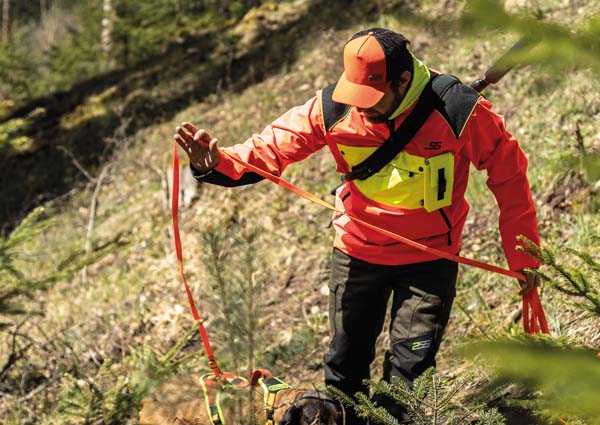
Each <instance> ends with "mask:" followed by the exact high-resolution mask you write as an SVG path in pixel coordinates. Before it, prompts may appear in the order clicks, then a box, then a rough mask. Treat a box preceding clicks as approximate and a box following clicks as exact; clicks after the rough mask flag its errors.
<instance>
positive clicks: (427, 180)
mask: <svg viewBox="0 0 600 425" xmlns="http://www.w3.org/2000/svg"><path fill="white" fill-rule="evenodd" d="M337 147H338V149H339V151H340V152H341V153H342V155H343V156H344V159H345V160H346V162H347V163H348V165H350V166H351V167H353V166H355V165H357V164H360V163H361V162H362V161H363V160H364V159H365V158H367V157H368V156H369V155H371V153H373V152H374V151H375V150H376V149H377V147H375V146H372V147H371V146H368V147H362V146H348V145H341V144H338V146H337ZM353 183H354V184H355V185H356V187H357V188H358V190H360V192H361V193H362V194H363V195H364V196H365V197H367V198H369V199H372V200H373V201H376V202H379V203H382V204H385V205H390V206H394V207H399V208H405V209H418V208H425V210H427V211H428V212H431V211H434V210H437V209H439V208H443V207H446V206H448V205H450V204H451V203H452V186H453V185H454V155H453V154H452V152H446V153H443V154H441V155H437V156H434V157H431V158H423V157H420V156H416V155H411V154H408V153H406V152H404V151H403V152H400V153H399V154H398V155H396V157H395V158H394V159H392V160H391V161H390V162H389V163H388V164H386V165H385V167H383V168H382V169H381V170H380V171H379V172H378V173H376V174H374V175H372V176H371V177H369V178H367V179H366V180H353Z"/></svg>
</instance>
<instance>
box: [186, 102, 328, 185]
mask: <svg viewBox="0 0 600 425" xmlns="http://www.w3.org/2000/svg"><path fill="white" fill-rule="evenodd" d="M323 146H325V135H324V131H323V126H322V118H321V110H320V107H319V102H318V101H317V98H316V97H313V98H312V99H310V100H309V101H308V102H306V103H305V104H304V105H302V106H297V107H294V108H292V109H290V110H289V111H288V112H286V113H285V114H284V115H282V116H281V117H279V118H278V119H276V120H275V121H274V122H273V123H271V124H270V125H268V126H267V127H266V128H265V129H264V130H263V131H262V133H260V134H254V135H253V136H252V137H250V138H249V139H248V140H246V141H245V142H244V143H241V144H238V145H234V146H232V147H227V148H221V149H220V152H221V159H220V161H219V163H218V164H217V166H216V167H215V168H214V172H213V173H208V174H207V175H205V176H200V175H199V173H197V172H196V173H194V171H195V170H192V172H193V173H194V174H195V176H196V177H197V178H200V179H202V180H204V181H207V182H209V183H215V184H220V185H223V186H237V185H240V184H251V183H256V182H257V181H259V180H261V178H260V176H258V175H257V174H255V173H252V172H247V171H246V170H245V169H244V167H243V166H241V165H239V164H238V163H236V162H234V161H233V160H232V159H231V157H232V156H235V157H237V158H239V159H241V160H242V161H245V162H247V163H249V164H252V165H254V166H256V167H259V168H261V169H263V170H265V171H268V172H269V173H271V174H273V175H275V176H281V174H282V173H283V171H284V170H285V168H286V167H287V166H288V165H289V164H291V163H294V162H298V161H301V160H303V159H305V158H306V157H308V156H309V155H310V154H312V153H314V152H316V151H317V150H319V149H321V148H322V147H323Z"/></svg>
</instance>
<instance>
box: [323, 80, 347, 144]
mask: <svg viewBox="0 0 600 425" xmlns="http://www.w3.org/2000/svg"><path fill="white" fill-rule="evenodd" d="M336 85H337V83H334V84H331V85H329V86H327V87H325V88H324V89H323V90H322V94H321V111H322V113H323V124H324V125H325V132H327V133H328V132H329V131H330V130H331V129H332V128H333V127H334V126H335V125H336V124H337V123H338V122H340V121H341V120H343V119H344V118H345V117H346V115H348V112H350V109H351V108H352V107H351V106H350V105H345V104H343V103H338V102H336V101H334V100H333V97H332V96H333V90H334V89H335V86H336Z"/></svg>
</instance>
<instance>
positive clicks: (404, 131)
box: [342, 73, 439, 181]
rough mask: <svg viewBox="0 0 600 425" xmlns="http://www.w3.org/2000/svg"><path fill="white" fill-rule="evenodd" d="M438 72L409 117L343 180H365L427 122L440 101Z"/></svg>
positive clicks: (433, 75)
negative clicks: (434, 87)
mask: <svg viewBox="0 0 600 425" xmlns="http://www.w3.org/2000/svg"><path fill="white" fill-rule="evenodd" d="M436 77H437V74H433V73H432V74H431V79H430V80H429V82H428V83H427V85H426V86H425V88H424V89H423V91H422V92H421V96H420V97H419V100H418V101H417V104H416V105H415V107H414V108H413V110H412V111H411V112H410V114H409V115H408V117H406V119H405V120H404V121H403V122H402V124H401V125H400V127H398V129H397V130H396V131H393V132H392V131H390V132H391V133H392V134H391V135H390V138H389V139H387V140H386V141H385V142H383V144H382V145H381V146H379V147H378V148H377V150H376V151H375V152H373V153H372V154H371V155H370V156H369V157H368V158H367V159H365V160H364V161H362V162H361V163H360V164H358V165H356V166H354V167H352V171H350V172H349V173H347V174H344V175H343V176H342V180H343V181H349V180H354V179H359V180H365V179H367V178H369V177H371V176H372V175H373V174H375V173H377V172H378V171H379V170H381V169H382V168H383V167H385V165H386V164H387V163H388V162H390V161H391V160H392V158H394V157H395V156H396V155H398V154H399V153H400V151H402V149H404V148H405V147H406V145H407V144H408V143H409V142H410V141H411V139H412V138H413V136H414V135H415V134H417V131H419V129H420V128H421V127H422V126H423V124H425V121H427V118H429V115H431V113H432V112H433V110H434V109H435V107H436V103H437V102H439V97H438V96H436V94H435V93H434V91H433V87H432V86H433V83H434V82H435V80H436Z"/></svg>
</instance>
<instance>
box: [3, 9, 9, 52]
mask: <svg viewBox="0 0 600 425" xmlns="http://www.w3.org/2000/svg"><path fill="white" fill-rule="evenodd" d="M9 38H10V0H3V2H2V44H4V45H5V46H7V45H8V42H9Z"/></svg>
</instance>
